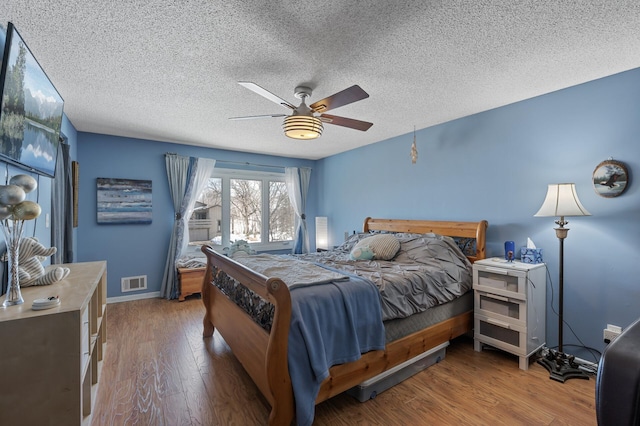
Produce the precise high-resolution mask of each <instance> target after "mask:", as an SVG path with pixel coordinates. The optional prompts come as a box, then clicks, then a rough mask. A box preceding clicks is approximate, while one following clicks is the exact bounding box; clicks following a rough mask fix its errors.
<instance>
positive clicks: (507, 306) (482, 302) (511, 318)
mask: <svg viewBox="0 0 640 426" xmlns="http://www.w3.org/2000/svg"><path fill="white" fill-rule="evenodd" d="M474 299H475V303H474V309H475V312H477V313H480V314H484V315H486V316H488V317H495V318H498V319H504V320H505V321H508V322H510V323H512V324H514V323H516V324H518V325H520V326H522V327H525V326H526V321H527V302H526V301H524V300H522V299H516V298H513V297H507V296H500V295H498V294H494V293H487V292H485V291H481V290H476V292H475V297H474Z"/></svg>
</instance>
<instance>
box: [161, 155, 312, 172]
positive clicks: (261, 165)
mask: <svg viewBox="0 0 640 426" xmlns="http://www.w3.org/2000/svg"><path fill="white" fill-rule="evenodd" d="M165 155H178V154H176V153H175V152H166V153H165ZM218 163H224V164H237V165H240V166H256V167H270V168H273V169H282V170H284V169H285V168H286V167H285V166H272V165H270V164H260V163H250V162H248V161H230V160H216V164H218ZM309 168H310V167H309Z"/></svg>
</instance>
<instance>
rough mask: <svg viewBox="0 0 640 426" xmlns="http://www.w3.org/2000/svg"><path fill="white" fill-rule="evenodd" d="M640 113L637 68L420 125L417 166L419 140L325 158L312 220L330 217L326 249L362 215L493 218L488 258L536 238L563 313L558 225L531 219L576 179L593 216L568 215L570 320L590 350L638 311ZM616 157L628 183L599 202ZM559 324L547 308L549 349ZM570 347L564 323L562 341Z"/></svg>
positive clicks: (398, 140)
mask: <svg viewBox="0 0 640 426" xmlns="http://www.w3.org/2000/svg"><path fill="white" fill-rule="evenodd" d="M639 111H640V69H636V70H632V71H628V72H625V73H621V74H618V75H615V76H611V77H608V78H603V79H600V80H596V81H593V82H589V83H586V84H582V85H579V86H575V87H571V88H568V89H565V90H561V91H558V92H554V93H551V94H547V95H544V96H540V97H537V98H534V99H530V100H526V101H523V102H519V103H516V104H512V105H508V106H505V107H502V108H498V109H494V110H490V111H487V112H483V113H480V114H476V115H473V116H469V117H465V118H462V119H459V120H455V121H451V122H448V123H444V124H441V125H437V126H433V127H430V128H427V129H424V130H421V131H419V132H417V147H418V152H419V158H418V161H417V163H416V164H415V165H412V164H411V159H410V156H409V151H410V146H411V142H412V140H413V135H412V134H406V135H404V136H399V137H396V138H393V139H389V140H387V141H384V142H381V143H377V144H374V145H370V146H366V147H363V148H359V149H356V150H353V151H349V152H346V153H343V154H340V155H336V156H333V157H329V158H326V159H324V160H320V161H319V162H318V167H317V173H316V177H317V178H318V179H319V180H320V182H321V185H320V187H319V193H318V194H317V197H318V206H319V210H318V212H317V213H318V215H323V216H328V217H329V230H330V231H329V232H330V243H331V244H339V243H340V242H341V241H343V239H344V232H345V231H349V232H351V231H353V230H354V229H355V230H360V229H361V228H362V221H363V219H364V218H365V217H366V216H373V217H384V218H406V219H433V220H479V219H486V220H488V221H489V230H488V236H487V237H488V243H487V248H488V254H489V256H500V255H502V254H503V243H504V241H505V240H514V241H515V242H516V246H524V245H525V244H526V241H527V237H531V238H532V239H533V241H534V243H536V245H537V246H538V247H541V248H543V250H544V260H545V262H546V263H547V264H548V268H549V272H550V278H551V281H552V284H553V288H554V306H557V294H556V293H555V292H556V290H557V281H558V246H559V244H558V240H557V238H556V236H555V232H554V230H553V228H554V227H555V224H554V223H553V222H554V218H537V217H536V218H534V217H533V215H534V214H535V213H536V212H537V211H538V209H539V208H540V206H541V205H542V201H543V199H544V196H545V194H546V189H547V184H549V183H562V182H574V183H575V184H576V187H577V191H578V195H579V197H580V199H581V201H582V204H583V205H584V206H585V207H586V208H587V210H589V212H590V213H591V214H592V216H589V217H577V218H568V219H569V221H570V224H569V225H568V227H569V228H570V229H571V230H570V231H569V235H568V238H567V239H566V240H565V274H564V276H565V280H564V283H565V291H564V295H565V299H564V300H565V303H564V305H565V310H564V318H565V321H566V322H568V323H569V325H570V326H571V327H572V328H573V330H575V333H576V334H577V336H578V338H579V339H580V340H582V342H584V344H585V345H587V346H590V347H593V348H597V349H599V350H601V349H602V348H603V346H604V344H603V343H602V330H603V329H604V328H605V327H606V325H607V324H608V323H609V324H616V325H620V326H623V327H625V326H627V325H629V324H630V323H631V322H632V321H633V320H635V319H636V318H638V316H640V311H639V310H638V306H639V301H640V285H638V284H639V283H638V276H640V249H639V248H638V241H640V225H639V223H638V218H639V213H640V202H639V198H638V195H639V194H640V184H638V183H635V182H633V171H635V170H638V167H639V165H640V141H639V135H640V119H639V116H638V112H639ZM411 126H412V124H411V123H407V128H410V127H411ZM609 157H613V158H614V159H615V160H619V161H622V162H624V163H626V164H627V167H628V169H629V174H630V175H631V179H632V180H631V183H630V185H629V186H628V188H627V190H626V192H625V193H624V194H622V195H621V196H619V197H616V198H602V197H600V196H598V195H597V194H596V193H595V191H594V189H593V186H592V184H591V176H592V173H593V171H594V169H595V168H596V166H597V165H598V163H600V162H601V161H603V160H606V159H608V158H609ZM547 294H548V305H547V306H550V303H551V292H550V291H549V288H548V289H547ZM557 329H558V318H557V315H556V314H554V313H553V312H552V311H551V309H549V308H548V309H547V344H548V345H549V346H553V345H555V344H557ZM574 343H576V344H577V343H579V342H578V340H577V339H576V338H575V337H574V336H573V335H572V334H571V332H570V331H569V330H568V329H566V328H565V332H564V344H565V345H568V344H574ZM569 349H571V352H572V353H576V355H578V356H580V357H583V358H585V359H592V357H591V356H590V355H589V354H588V353H585V352H584V351H580V350H578V349H576V350H575V351H574V348H569Z"/></svg>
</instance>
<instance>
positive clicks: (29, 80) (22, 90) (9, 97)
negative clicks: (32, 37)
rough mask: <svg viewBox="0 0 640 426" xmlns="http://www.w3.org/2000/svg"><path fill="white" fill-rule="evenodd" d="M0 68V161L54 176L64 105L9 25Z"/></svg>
mask: <svg viewBox="0 0 640 426" xmlns="http://www.w3.org/2000/svg"><path fill="white" fill-rule="evenodd" d="M4 44H5V46H4V56H3V59H2V67H1V68H0V98H1V99H2V103H1V104H0V161H5V162H8V163H11V164H14V165H16V166H18V167H21V168H23V169H26V170H29V171H31V172H34V173H38V174H41V175H45V176H49V177H53V176H54V174H55V167H56V157H57V154H58V143H59V140H60V127H61V126H62V108H63V106H64V101H63V99H62V97H61V96H60V94H59V93H58V91H57V90H56V88H55V87H54V86H53V84H52V83H51V81H50V80H49V77H47V74H46V73H45V72H44V70H43V69H42V68H41V67H40V65H39V64H38V61H37V60H36V58H35V57H34V56H33V54H32V53H31V51H30V50H29V48H28V47H27V45H26V43H25V42H24V40H23V39H22V37H20V34H18V31H17V30H16V28H15V27H14V26H13V24H12V23H11V22H9V23H8V25H7V31H6V38H5V43H4Z"/></svg>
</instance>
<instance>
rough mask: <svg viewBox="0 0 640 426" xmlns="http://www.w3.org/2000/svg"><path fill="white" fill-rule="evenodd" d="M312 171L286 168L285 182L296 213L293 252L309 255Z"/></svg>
mask: <svg viewBox="0 0 640 426" xmlns="http://www.w3.org/2000/svg"><path fill="white" fill-rule="evenodd" d="M310 176H311V169H310V168H308V167H302V168H298V167H285V169H284V181H285V183H286V185H287V193H288V194H289V201H291V206H292V207H293V210H294V211H295V213H296V232H295V239H294V241H293V249H292V252H293V253H294V254H296V253H309V231H308V230H307V217H306V215H305V209H306V207H307V193H308V192H309V177H310Z"/></svg>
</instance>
